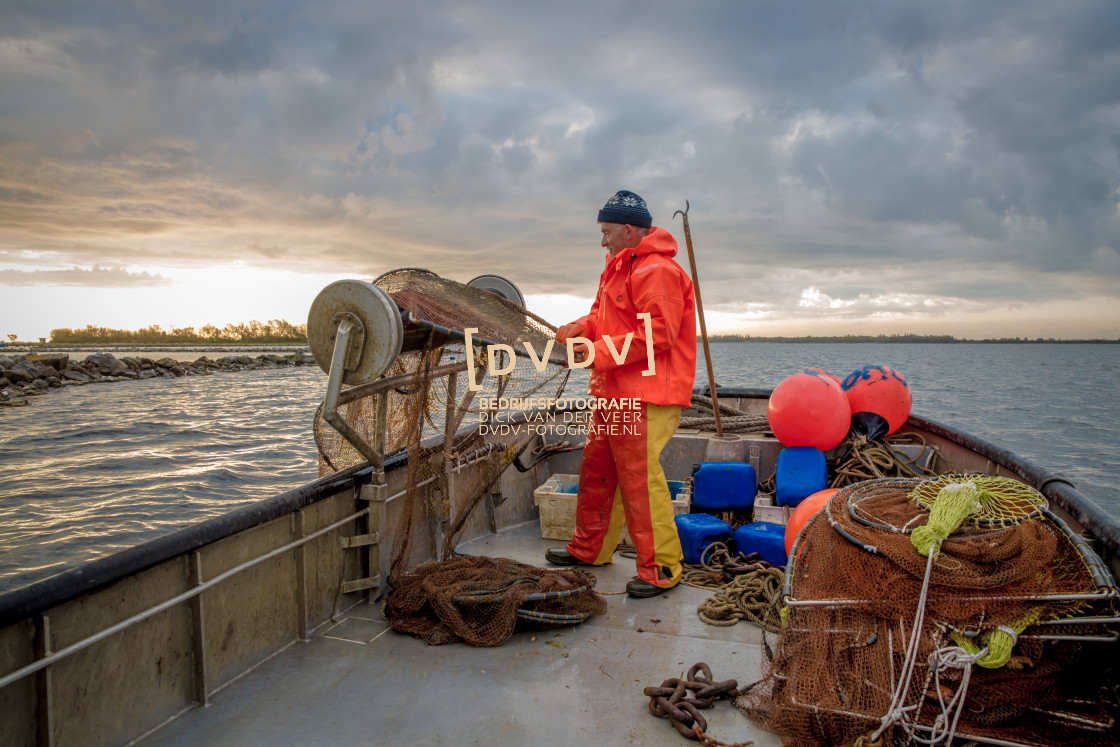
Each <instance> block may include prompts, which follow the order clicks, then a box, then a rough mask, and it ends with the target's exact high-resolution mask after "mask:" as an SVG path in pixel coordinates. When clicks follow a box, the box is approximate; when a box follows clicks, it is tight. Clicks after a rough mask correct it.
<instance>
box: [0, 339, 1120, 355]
mask: <svg viewBox="0 0 1120 747" xmlns="http://www.w3.org/2000/svg"><path fill="white" fill-rule="evenodd" d="M696 340H697V342H699V341H700V338H699V337H697V338H696ZM708 342H759V343H794V344H804V343H829V344H832V343H840V344H843V343H876V344H883V345H892V344H899V343H906V344H911V343H917V344H930V345H1117V344H1120V339H1116V340H1111V339H1086V340H1063V339H1055V338H1053V337H1049V338H1042V337H1037V338H1034V339H1027V338H1025V337H1022V338H1021V337H1000V338H991V339H982V340H973V339H969V338H958V337H950V336H948V335H845V336H838V337H829V336H821V337H816V336H806V337H754V336H749V335H709V336H708ZM144 350H150V351H153V352H169V353H170V352H195V351H197V352H201V353H208V352H213V353H243V352H253V351H267V352H276V351H303V352H306V353H310V352H311V351H310V348H309V347H308V346H307V345H306V344H302V345H301V344H299V343H228V342H227V343H213V344H206V343H163V344H152V345H138V344H136V343H113V342H106V343H99V344H94V343H84V344H80V345H67V344H64V343H51V342H47V343H26V342H24V343H5V344H0V351H3V352H5V353H35V352H65V351H74V352H110V353H115V352H135V351H144Z"/></svg>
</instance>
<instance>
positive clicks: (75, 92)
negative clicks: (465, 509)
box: [0, 0, 1120, 313]
mask: <svg viewBox="0 0 1120 747" xmlns="http://www.w3.org/2000/svg"><path fill="white" fill-rule="evenodd" d="M164 5H165V4H148V3H132V2H128V3H125V2H120V3H103V4H98V5H97V6H92V5H89V4H84V3H81V4H75V5H74V6H72V7H66V8H63V7H61V6H58V5H57V4H29V5H25V6H23V7H21V8H20V9H16V10H13V11H12V12H10V13H9V14H8V15H9V19H10V23H9V24H7V25H6V28H5V30H4V31H2V32H0V62H2V64H0V241H2V242H3V245H4V246H6V247H7V248H8V249H10V250H13V251H14V250H21V251H30V252H39V253H40V254H38V255H37V256H38V257H40V258H42V257H44V256H49V257H51V258H53V260H52V261H57V262H58V264H59V266H62V265H64V264H65V263H66V262H67V261H69V262H78V263H80V264H86V265H89V264H91V263H93V262H96V261H100V262H109V263H121V262H128V261H136V259H137V258H140V257H145V258H147V259H148V260H155V259H163V260H164V261H166V262H168V263H172V264H174V263H176V262H183V261H190V262H201V261H205V260H207V259H208V258H210V259H213V260H214V261H221V260H225V259H227V258H228V257H229V256H230V254H231V253H234V254H237V255H239V256H241V257H242V258H243V259H246V260H247V261H250V262H252V261H254V260H255V259H256V258H260V261H262V262H268V263H269V266H281V267H284V268H286V269H297V270H309V269H314V270H316V271H322V270H323V269H324V267H325V265H329V266H331V267H334V268H337V269H339V270H340V271H344V270H349V271H353V272H362V273H365V274H376V273H377V272H380V271H382V270H384V269H388V268H390V267H392V266H395V265H399V264H424V263H428V264H430V265H432V266H433V267H439V268H448V269H449V271H453V272H466V271H469V268H471V267H478V266H479V263H480V262H484V263H486V264H487V266H486V267H483V268H482V269H483V270H493V271H503V272H505V273H507V274H510V275H511V276H516V277H518V278H519V279H520V280H521V282H522V283H523V285H524V286H525V289H526V290H527V291H529V292H567V293H574V294H583V295H587V293H588V286H589V285H590V284H592V283H593V282H594V279H595V277H596V276H597V274H598V269H599V263H600V258H601V250H600V249H599V247H598V246H597V244H596V229H595V226H594V222H593V216H594V212H595V210H597V208H598V207H599V206H600V205H601V204H602V202H603V201H605V199H606V197H607V196H609V195H610V194H611V193H612V192H613V191H614V190H615V189H617V188H620V187H626V188H629V189H633V190H636V191H638V192H640V193H642V194H643V195H644V196H645V197H646V198H647V199H648V200H649V202H650V206H651V209H652V210H653V211H654V215H655V219H656V221H657V222H658V223H659V224H661V225H665V226H672V227H673V229H674V231H675V232H676V233H677V234H678V236H679V235H680V231H679V223H676V222H674V221H673V219H672V213H673V210H675V209H677V208H683V206H684V201H685V199H688V200H690V201H691V204H692V206H693V209H692V212H691V213H690V216H691V218H692V220H693V222H694V223H693V233H694V238H695V239H696V240H697V247H698V251H700V253H701V260H700V264H701V269H702V271H704V272H705V273H707V277H711V278H712V279H711V281H708V282H710V287H711V290H710V291H709V290H707V289H706V290H705V301H706V302H708V303H709V304H710V305H712V306H720V305H724V306H725V307H726V308H727V309H732V308H735V306H736V304H741V302H742V296H743V293H744V287H749V288H750V293H751V294H752V295H753V296H754V297H757V298H758V299H760V300H764V301H765V302H766V303H768V304H770V305H771V306H772V308H775V309H788V310H789V311H790V313H802V311H803V310H804V309H805V308H808V307H807V306H805V305H804V304H801V301H802V300H804V299H803V296H802V293H803V291H805V290H806V288H810V287H812V288H814V289H815V291H816V293H817V294H819V295H813V294H810V296H809V298H810V300H812V299H816V301H814V303H816V302H819V303H825V301H823V300H822V299H824V298H828V299H832V301H833V302H835V303H836V304H843V303H847V302H848V301H851V302H852V304H851V305H850V306H848V307H845V308H849V309H853V308H857V307H858V306H859V305H858V304H856V303H855V301H856V300H858V299H860V298H864V299H874V298H875V297H876V295H877V294H878V295H881V296H883V297H886V296H887V295H889V293H890V292H891V291H898V292H900V293H906V294H910V296H912V297H913V299H919V298H920V297H923V296H926V297H929V298H930V299H933V300H931V301H930V304H929V308H935V307H939V305H940V304H941V303H942V299H953V298H956V299H959V300H960V302H961V303H962V304H969V303H974V302H976V303H979V302H980V300H979V299H982V298H983V297H984V296H985V294H987V295H988V297H990V298H991V299H993V300H995V299H1014V298H1022V299H1024V300H1039V299H1042V300H1044V299H1046V298H1067V297H1076V296H1077V295H1078V294H1079V293H1084V292H1085V291H1086V289H1090V288H1091V289H1093V291H1094V292H1101V293H1106V294H1109V295H1117V294H1118V293H1120V282H1118V281H1120V254H1118V251H1120V218H1118V215H1117V203H1118V202H1120V178H1118V176H1117V175H1118V173H1120V169H1118V168H1117V167H1118V165H1120V34H1117V33H1116V29H1117V28H1120V9H1118V8H1120V6H1117V5H1116V4H1115V3H1113V2H1111V1H1102V2H1063V3H1053V2H1046V1H1043V0H1040V1H1039V2H1033V3H1032V2H985V3H972V2H943V3H936V4H934V3H918V2H909V3H906V2H893V1H891V2H888V1H887V0H881V1H870V2H863V3H859V4H840V3H834V2H825V1H824V0H820V1H818V2H810V3H781V2H758V3H735V2H708V3H693V4H687V5H682V4H680V3H669V2H649V3H637V4H635V3H621V2H620V3H610V2H607V3H603V2H596V3H566V4H563V5H562V6H541V5H539V4H532V5H530V4H522V3H513V2H510V3H497V2H495V3H485V4H473V3H472V4H464V3H455V2H447V3H423V4H412V3H405V2H400V3H375V4H373V3H366V2H358V1H357V0H353V1H352V2H346V1H340V2H322V3H315V4H311V3H295V2H281V3H265V2H259V1H256V0H245V1H243V2H232V3H208V4H197V3H190V4H180V5H173V4H166V7H164ZM122 234H123V235H126V236H137V237H139V236H147V237H156V238H158V237H165V238H167V239H168V240H167V241H145V242H140V241H139V240H137V241H136V242H133V243H131V244H130V243H128V242H122V241H117V240H114V241H106V240H104V238H105V237H106V236H113V237H119V236H120V235H122ZM42 252H46V254H43V253H42ZM149 264H154V262H151V261H149ZM814 273H815V274H814ZM858 273H863V277H864V278H871V279H869V280H867V279H865V280H864V281H862V282H861V281H857V280H855V279H854V275H855V274H858ZM702 274H703V273H702ZM978 277H981V278H983V277H986V278H998V281H993V282H977V280H976V278H978ZM778 278H781V279H782V280H781V281H778V280H777V279H778ZM875 278H882V279H883V280H879V281H878V282H877V281H876V280H875ZM762 279H768V280H765V281H764V282H762ZM885 282H889V283H890V285H889V286H886V285H884V283H885ZM910 296H908V298H909V297H910ZM868 303H869V304H870V303H871V302H870V301H869V302H868ZM900 303H901V305H902V306H906V305H907V304H910V301H903V302H900ZM914 304H918V301H914ZM914 304H910V305H914ZM799 310H800V311H799Z"/></svg>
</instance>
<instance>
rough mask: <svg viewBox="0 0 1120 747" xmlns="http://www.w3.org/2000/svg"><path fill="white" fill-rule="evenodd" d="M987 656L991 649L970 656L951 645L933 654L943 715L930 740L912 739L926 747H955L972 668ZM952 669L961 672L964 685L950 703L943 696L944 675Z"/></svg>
mask: <svg viewBox="0 0 1120 747" xmlns="http://www.w3.org/2000/svg"><path fill="white" fill-rule="evenodd" d="M987 653H988V649H987V648H984V649H981V650H980V651H979V652H977V653H975V654H970V653H968V652H967V651H965V650H964V649H963V648H960V647H959V646H947V647H945V648H939V649H937V650H936V651H934V652H933V653H932V654H930V655H929V666H930V669H932V670H933V677H934V687H935V688H936V689H937V701H938V704H939V705H940V706H941V713H940V714H938V716H937V718H935V719H934V720H933V726H932V727H930V734H929V739H922V738H921V737H918V736H916V735H914V734H911V735H910V737H911V739H913V740H914V741H915V742H921V743H922V744H941V743H944V744H947V745H948V744H952V742H953V737H954V736H955V735H956V733H957V722H958V721H960V718H961V713H963V712H964V701H965V697H967V695H968V682H969V680H970V679H971V678H972V666H973V665H974V664H975V663H976V662H977V661H978V660H979V659H980V658H982V657H983V656H984V655H985V654H987ZM950 669H959V670H960V672H961V684H960V686H959V687H958V688H957V692H956V693H954V694H953V697H952V698H950V699H949V702H948V703H946V702H945V699H944V698H943V697H941V673H942V672H947V671H949V670H950Z"/></svg>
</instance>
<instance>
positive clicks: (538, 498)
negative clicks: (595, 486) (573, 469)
mask: <svg viewBox="0 0 1120 747" xmlns="http://www.w3.org/2000/svg"><path fill="white" fill-rule="evenodd" d="M578 485H579V475H561V474H556V475H549V478H548V479H547V480H545V481H544V483H542V484H541V486H540V487H539V488H537V489H536V490H534V491H533V503H534V504H535V505H536V506H537V507H538V508H539V509H540V512H541V537H542V538H543V539H555V540H564V541H565V542H569V541H571V539H572V534H573V533H574V532H575V531H576V487H577V486H578Z"/></svg>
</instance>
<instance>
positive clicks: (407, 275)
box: [307, 268, 525, 385]
mask: <svg viewBox="0 0 1120 747" xmlns="http://www.w3.org/2000/svg"><path fill="white" fill-rule="evenodd" d="M480 291H481V292H486V295H483V294H482V293H481V292H480ZM487 297H489V298H487ZM480 299H481V300H490V299H492V300H493V301H494V302H488V303H485V304H483V305H484V306H486V307H489V308H484V309H478V311H479V312H482V316H491V315H494V312H495V311H497V312H498V313H497V316H498V318H500V317H502V316H507V317H508V316H509V315H510V314H511V312H514V313H516V312H520V314H521V315H524V314H525V311H524V306H525V297H524V295H523V294H522V293H521V291H520V289H519V288H518V287H517V286H516V285H515V284H514V283H513V282H512V281H510V280H508V279H506V278H504V277H502V276H500V275H480V276H478V277H476V278H474V279H473V280H471V281H470V282H468V283H467V284H466V285H462V284H459V283H455V282H454V281H449V280H445V279H443V278H440V277H439V276H438V275H437V274H435V273H433V272H430V271H428V270H422V269H416V268H403V269H399V270H393V271H391V272H387V273H385V274H383V275H381V276H379V277H378V278H376V279H375V280H374V281H373V282H367V281H364V280H338V281H336V282H333V283H331V284H330V285H328V286H326V287H325V288H323V290H321V291H320V292H319V295H318V296H316V297H315V300H314V301H313V302H312V304H311V310H310V312H309V313H308V317H307V339H308V345H309V346H310V348H311V354H312V356H314V358H315V361H316V363H318V364H319V367H320V368H322V369H323V371H324V372H326V373H328V374H329V373H330V371H331V365H332V361H333V360H334V358H335V356H336V355H338V356H339V358H340V360H341V362H342V367H343V372H342V374H341V381H342V382H343V383H345V384H348V385H356V384H362V383H365V382H368V381H372V380H374V379H376V378H377V377H379V376H381V375H382V374H383V373H385V372H386V371H387V370H389V367H390V366H391V365H392V364H393V361H395V360H396V359H397V357H398V356H400V355H401V353H407V352H415V351H420V350H424V349H427V348H431V347H439V346H441V345H443V344H444V343H446V342H447V341H448V340H449V339H450V338H452V337H460V338H461V335H462V332H461V330H459V329H456V328H455V327H453V326H451V324H450V323H451V322H452V321H461V322H464V323H463V324H461V325H460V326H470V322H469V321H466V320H467V317H466V316H461V318H460V319H458V320H453V319H451V318H450V317H451V316H457V315H454V314H451V315H449V314H448V310H447V306H448V305H451V306H452V307H456V306H461V307H464V310H465V309H466V308H470V307H471V306H473V305H476V304H479V302H480ZM498 299H500V301H499V300H498ZM456 302H458V303H456ZM510 307H512V308H510ZM486 312H489V314H487V313H486ZM491 326H493V325H491ZM518 326H520V324H519V325H518ZM340 329H341V330H342V331H343V332H344V335H343V336H344V337H346V343H345V349H344V350H343V351H339V352H337V353H336V351H335V347H336V341H337V340H338V337H339V331H340ZM482 337H485V335H482Z"/></svg>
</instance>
